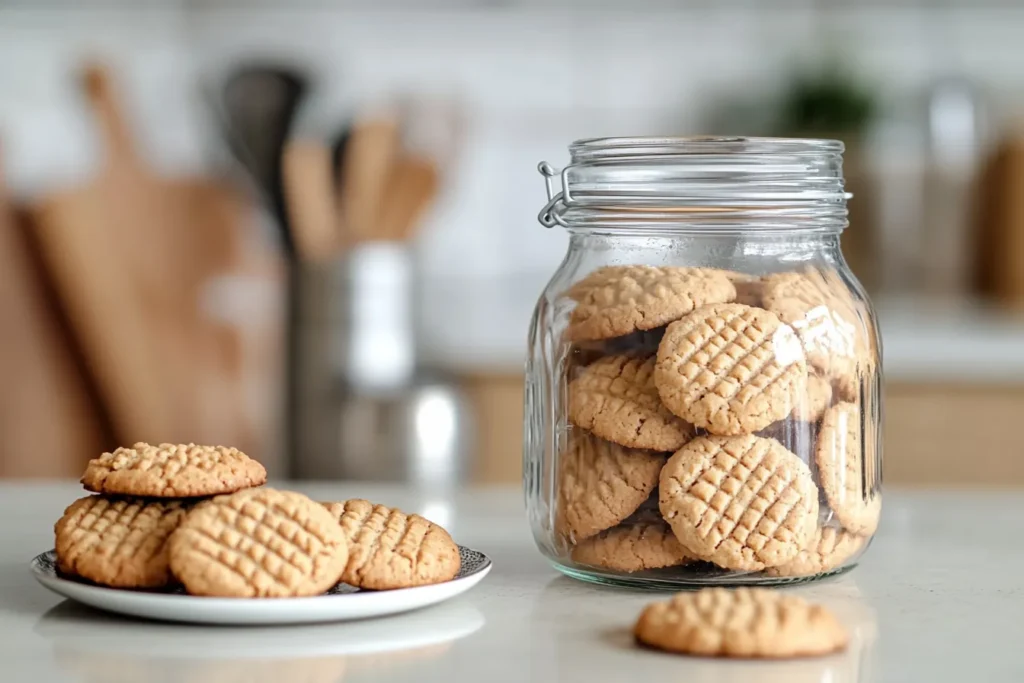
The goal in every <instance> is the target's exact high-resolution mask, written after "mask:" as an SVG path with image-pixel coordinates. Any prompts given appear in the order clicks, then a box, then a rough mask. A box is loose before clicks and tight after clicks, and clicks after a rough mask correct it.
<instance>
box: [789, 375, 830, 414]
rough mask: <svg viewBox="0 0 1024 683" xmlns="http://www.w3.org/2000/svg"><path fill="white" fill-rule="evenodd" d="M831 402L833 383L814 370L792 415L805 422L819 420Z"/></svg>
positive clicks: (797, 400) (798, 398)
mask: <svg viewBox="0 0 1024 683" xmlns="http://www.w3.org/2000/svg"><path fill="white" fill-rule="evenodd" d="M831 403H832V383H831V382H829V381H828V379H827V378H825V377H822V376H821V375H818V374H816V373H813V372H812V373H811V374H810V375H808V376H807V389H806V391H805V392H804V393H803V395H801V396H798V397H797V399H796V405H795V406H794V407H793V413H792V415H790V417H792V418H793V419H794V420H801V421H803V422H817V421H818V420H820V419H821V416H822V415H824V414H825V410H826V409H827V408H828V407H829V405H830V404H831Z"/></svg>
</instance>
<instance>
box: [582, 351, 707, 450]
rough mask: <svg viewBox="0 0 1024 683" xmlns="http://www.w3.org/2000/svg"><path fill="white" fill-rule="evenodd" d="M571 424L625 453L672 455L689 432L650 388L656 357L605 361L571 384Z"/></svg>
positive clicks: (586, 371)
mask: <svg viewBox="0 0 1024 683" xmlns="http://www.w3.org/2000/svg"><path fill="white" fill-rule="evenodd" d="M568 398H569V410H568V416H569V421H570V422H572V423H573V424H574V425H576V426H577V427H582V428H583V429H587V430H590V431H592V432H593V433H594V434H596V435H597V436H599V437H601V438H602V439H607V440H608V441H613V442H615V443H617V444H619V445H622V446H628V447H629V448H648V449H650V450H654V451H665V452H669V451H674V450H677V449H678V448H680V447H682V445H683V444H685V443H686V442H687V441H689V440H690V439H691V438H693V427H692V426H691V425H689V424H687V423H686V422H684V421H683V420H681V419H679V418H678V417H676V416H675V415H673V414H672V413H671V412H669V410H668V409H667V408H666V407H665V406H663V405H662V403H661V399H660V398H659V397H658V389H657V387H655V386H654V356H651V357H649V358H631V357H629V356H608V357H607V358H602V359H600V360H597V361H595V362H593V363H591V364H590V365H588V366H586V368H584V369H583V370H582V371H581V372H580V374H579V376H578V377H577V378H576V379H575V380H573V381H572V382H570V383H569V397H568Z"/></svg>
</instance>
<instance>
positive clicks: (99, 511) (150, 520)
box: [54, 496, 188, 588]
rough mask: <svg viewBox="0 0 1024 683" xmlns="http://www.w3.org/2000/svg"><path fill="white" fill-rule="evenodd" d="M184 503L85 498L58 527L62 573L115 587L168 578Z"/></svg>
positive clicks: (138, 585)
mask: <svg viewBox="0 0 1024 683" xmlns="http://www.w3.org/2000/svg"><path fill="white" fill-rule="evenodd" d="M187 509H188V508H187V507H186V505H185V504H184V503H182V502H181V501H158V500H144V499H139V498H120V497H109V496H86V497H84V498H79V499H78V500H76V501H75V502H74V503H72V504H71V505H69V506H68V508H67V510H65V511H64V516H63V517H61V518H60V519H59V520H58V521H57V523H56V524H55V525H54V536H55V544H54V545H55V547H56V550H57V564H58V566H59V567H60V570H61V571H62V572H65V573H67V574H73V575H75V576H81V577H82V578H85V579H88V580H90V581H93V582H95V583H100V584H103V585H105V586H113V587H116V588H162V587H163V586H166V585H167V584H168V583H169V582H170V578H171V575H170V572H169V571H168V554H167V540H168V538H170V536H171V534H172V533H173V532H174V530H175V529H177V528H178V524H180V523H181V520H182V519H183V518H184V517H185V513H186V511H187Z"/></svg>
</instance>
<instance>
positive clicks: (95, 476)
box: [82, 442, 267, 498]
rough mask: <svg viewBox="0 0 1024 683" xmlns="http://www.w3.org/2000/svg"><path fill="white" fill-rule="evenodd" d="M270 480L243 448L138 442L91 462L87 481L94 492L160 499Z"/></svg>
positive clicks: (207, 493) (228, 490) (223, 490)
mask: <svg viewBox="0 0 1024 683" xmlns="http://www.w3.org/2000/svg"><path fill="white" fill-rule="evenodd" d="M266 481H267V471H266V470H265V469H264V468H263V465H261V464H259V463H258V462H256V461H255V460H253V459H252V458H250V457H249V456H247V455H246V454H245V453H242V452H241V451H240V450H238V449H237V448H229V447H227V446H197V445H196V444H192V443H190V444H169V443H162V444H160V445H158V446H152V445H150V444H148V443H141V442H140V443H137V444H135V445H134V446H132V447H131V448H118V449H117V450H115V451H113V452H112V453H104V454H103V455H101V456H100V457H98V458H94V459H93V460H90V461H89V464H88V465H87V466H86V468H85V473H84V474H83V475H82V484H83V485H84V486H85V488H86V489H88V490H89V491H95V492H96V493H113V494H120V495H127V496H147V497H155V498H189V497H198V496H213V495H217V494H221V493H232V492H234V491H238V490H240V489H244V488H249V487H250V486H261V485H262V484H264V483H265V482H266Z"/></svg>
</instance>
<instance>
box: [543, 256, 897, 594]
mask: <svg viewBox="0 0 1024 683" xmlns="http://www.w3.org/2000/svg"><path fill="white" fill-rule="evenodd" d="M566 296H567V297H568V298H569V299H571V300H572V301H574V302H575V306H574V308H573V310H572V312H571V314H570V319H569V325H568V327H567V329H566V332H565V339H566V341H567V342H569V348H570V349H571V351H570V357H569V363H568V364H567V375H568V376H567V379H566V383H567V387H566V396H565V401H566V416H567V421H568V423H569V426H568V428H567V430H566V431H565V432H564V435H565V436H564V439H562V440H561V441H562V443H561V444H560V448H559V451H560V452H559V458H558V464H557V503H556V516H555V525H556V532H557V533H558V535H559V536H560V538H561V539H563V541H564V542H565V544H566V545H567V546H568V554H569V555H570V557H571V559H572V561H573V562H574V563H576V564H578V565H585V566H590V567H598V568H601V569H604V570H612V571H616V572H635V571H640V570H646V569H655V568H663V567H681V566H684V565H688V564H689V563H691V562H693V561H694V560H701V561H704V562H711V563H714V564H715V565H717V566H718V567H721V568H723V569H727V570H734V571H743V572H760V571H765V572H766V573H768V574H770V575H773V576H803V575H813V574H818V573H822V572H827V571H830V570H832V569H835V568H838V567H841V566H842V565H843V564H844V563H845V562H847V560H849V559H851V558H852V557H853V555H854V554H855V553H857V552H859V551H860V550H861V549H862V547H863V545H864V543H865V541H866V539H867V538H869V537H870V536H871V534H873V533H874V530H875V527H876V526H877V523H878V516H879V510H880V498H879V496H878V495H877V482H878V471H877V463H876V458H875V453H874V449H875V444H874V432H873V426H874V422H873V420H872V417H871V416H870V414H867V415H865V414H864V413H865V410H864V407H863V406H862V401H861V397H862V396H863V395H866V394H869V393H870V391H865V390H864V388H862V384H863V385H864V387H871V386H873V382H874V380H873V378H872V373H873V372H874V371H875V363H874V361H873V357H874V356H873V351H872V347H873V342H872V340H873V332H869V330H868V329H867V326H866V324H865V323H864V316H863V315H859V314H858V307H857V305H856V304H855V302H854V300H853V298H852V296H851V295H850V293H849V289H848V288H847V286H846V284H845V283H843V282H842V281H841V280H840V279H839V277H838V276H837V275H835V274H834V273H829V272H823V271H821V270H816V269H806V270H803V271H800V272H785V273H777V274H772V275H768V276H764V277H753V276H747V275H743V274H740V273H735V272H731V271H725V270H719V269H711V268H684V267H654V266H608V267H604V268H601V269H599V270H597V271H595V272H593V273H591V274H590V275H589V276H588V277H586V278H584V279H583V280H582V281H580V282H578V283H577V284H575V285H574V286H573V287H571V288H570V289H569V290H568V292H567V293H566ZM866 431H867V438H865V432H866ZM865 452H867V457H865Z"/></svg>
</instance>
